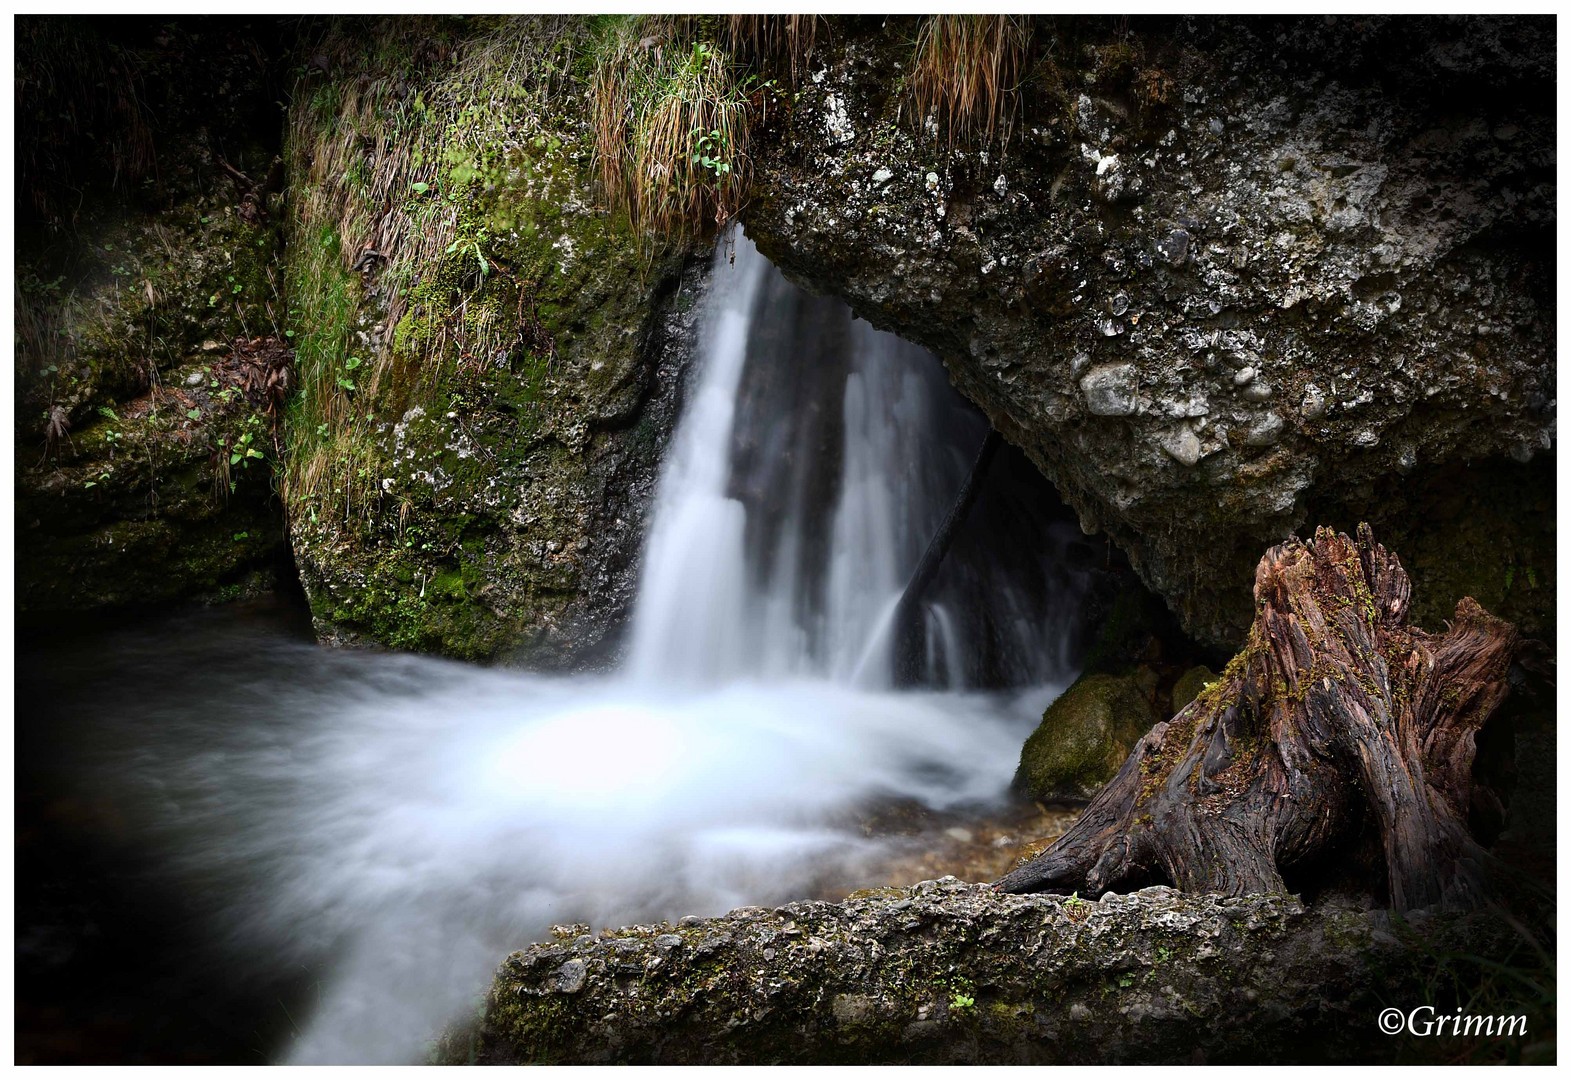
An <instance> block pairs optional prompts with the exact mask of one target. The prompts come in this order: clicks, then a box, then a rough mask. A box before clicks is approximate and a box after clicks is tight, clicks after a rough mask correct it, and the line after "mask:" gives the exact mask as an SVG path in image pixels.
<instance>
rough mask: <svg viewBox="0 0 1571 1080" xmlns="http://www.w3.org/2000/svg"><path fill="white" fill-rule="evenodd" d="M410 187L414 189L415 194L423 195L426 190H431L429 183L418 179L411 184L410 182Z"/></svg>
mask: <svg viewBox="0 0 1571 1080" xmlns="http://www.w3.org/2000/svg"><path fill="white" fill-rule="evenodd" d="M410 187H412V188H414V189H415V194H416V195H424V194H425V193H426V192H428V191H430V190H431V185H430V184H427V183H424V182H422V181H419V180H417V181H415V182H414V183H413V184H411V185H410Z"/></svg>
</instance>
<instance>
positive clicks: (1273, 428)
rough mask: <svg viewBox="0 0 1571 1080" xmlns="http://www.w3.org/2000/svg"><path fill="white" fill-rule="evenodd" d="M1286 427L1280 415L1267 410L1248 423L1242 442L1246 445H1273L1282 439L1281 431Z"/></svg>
mask: <svg viewBox="0 0 1571 1080" xmlns="http://www.w3.org/2000/svg"><path fill="white" fill-rule="evenodd" d="M1286 427H1287V424H1286V422H1285V421H1283V419H1282V418H1281V417H1280V416H1278V415H1277V414H1276V413H1274V412H1268V413H1266V414H1265V415H1264V416H1262V417H1261V418H1260V419H1258V420H1256V421H1255V422H1254V423H1253V424H1250V425H1249V430H1248V432H1247V433H1246V434H1245V435H1244V443H1245V444H1246V445H1248V446H1275V445H1276V444H1277V443H1279V442H1281V441H1282V431H1283V430H1284V429H1285V428H1286Z"/></svg>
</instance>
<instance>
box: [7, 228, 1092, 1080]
mask: <svg viewBox="0 0 1571 1080" xmlns="http://www.w3.org/2000/svg"><path fill="white" fill-rule="evenodd" d="M733 255H734V258H733V257H732V256H733ZM705 303H706V304H707V309H706V313H705V317H704V322H703V327H704V329H703V335H704V337H703V345H702V353H701V355H700V357H699V360H698V365H697V367H696V369H695V371H694V372H693V374H692V376H691V382H690V385H689V387H688V393H687V396H686V405H685V408H684V411H683V414H682V417H681V419H680V421H679V424H678V427H677V430H676V432H675V433H674V435H673V441H672V444H671V447H670V450H669V452H668V454H667V458H666V462H665V465H664V468H663V473H662V478H661V483H660V489H659V494H658V497H657V505H656V507H655V512H654V515H653V519H652V525H651V528H650V534H649V537H648V541H647V549H646V553H645V558H644V562H643V570H642V576H641V581H640V591H639V595H638V598H637V602H636V607H635V610H634V613H633V616H632V621H631V625H630V627H629V630H628V639H627V656H626V659H625V663H624V664H623V667H622V670H621V671H620V672H619V673H618V674H615V675H610V676H597V677H589V676H577V677H544V676H537V675H529V674H522V673H518V672H513V671H505V670H486V669H480V668H476V667H473V666H467V665H461V664H456V663H450V662H445V661H441V660H437V659H431V658H427V657H418V656H408V655H391V654H376V653H351V652H341V651H331V650H323V649H319V648H317V647H315V646H314V645H312V644H310V643H309V642H307V641H303V640H300V638H299V637H298V636H291V635H289V634H286V633H282V632H280V631H279V630H278V628H277V626H276V624H275V623H272V622H267V621H265V620H263V621H256V620H250V621H248V620H244V619H238V618H236V617H235V616H234V615H233V614H226V613H224V612H204V613H194V614H187V615H183V616H179V617H176V618H172V619H167V620H164V621H163V622H161V623H158V624H156V625H151V626H149V625H142V626H138V627H135V628H132V629H128V630H122V631H114V632H108V633H105V634H103V635H101V636H100V637H99V638H98V639H96V643H95V644H94V646H93V647H92V650H91V652H89V653H79V654H74V655H73V656H71V657H69V658H66V659H61V658H60V657H58V656H55V657H54V658H53V659H52V660H51V661H50V663H49V664H48V665H47V671H46V672H45V671H43V670H42V669H40V671H39V672H36V673H34V674H32V675H30V676H29V675H26V674H24V677H23V680H22V681H23V684H24V693H23V698H24V699H25V700H24V707H26V702H27V701H32V702H34V703H35V704H36V705H37V708H38V709H40V710H42V712H44V713H46V714H47V715H48V716H49V717H50V718H51V719H50V727H49V731H48V733H47V735H39V736H37V737H36V738H34V739H33V741H34V742H35V743H37V744H38V745H37V746H34V747H31V748H29V747H23V748H22V749H21V750H19V755H20V759H21V760H26V761H38V762H43V763H44V764H41V765H40V766H39V767H40V768H43V769H46V770H52V772H51V775H55V774H58V782H57V783H56V785H55V786H54V787H49V784H47V783H45V782H44V781H43V780H40V779H38V777H36V776H35V777H31V778H30V782H36V785H39V786H42V787H45V788H48V790H49V791H50V792H52V793H53V794H51V795H50V798H51V799H53V800H54V801H53V802H49V803H48V806H49V807H50V808H52V809H51V810H50V812H51V813H54V814H57V815H59V814H66V815H67V816H69V815H70V814H76V815H77V817H78V818H79V819H80V822H81V828H82V829H83V830H87V831H91V832H94V833H95V834H96V835H101V836H102V837H104V838H105V842H106V843H110V844H113V845H115V846H116V850H123V851H133V852H135V853H137V855H136V860H135V862H134V868H133V869H131V870H128V871H126V873H125V874H124V875H123V876H122V877H120V878H117V879H116V880H117V881H120V882H122V883H123V884H125V886H126V888H127V889H128V890H130V891H131V892H132V893H135V896H132V897H131V898H130V899H129V900H128V902H129V903H144V904H146V905H148V906H150V907H153V908H157V907H158V906H159V904H162V903H164V901H162V900H159V899H158V898H160V897H174V898H178V899H177V900H171V901H169V903H171V904H173V905H174V906H173V907H172V908H170V910H171V911H174V910H176V909H178V912H179V916H178V920H176V921H177V922H178V926H179V927H180V930H179V932H178V933H173V932H172V933H171V934H170V935H169V940H170V942H171V944H169V945H168V946H167V948H169V949H185V948H189V949H190V950H192V955H193V959H192V960H191V963H192V964H197V963H200V964H203V965H210V966H211V967H212V969H213V970H216V971H222V972H223V973H224V975H223V976H222V979H223V980H226V981H227V980H232V981H233V982H234V983H236V984H240V983H247V982H249V983H251V984H254V985H256V986H258V987H261V988H262V989H261V990H259V991H258V994H257V996H261V997H267V996H279V1006H280V1007H281V1008H285V1011H286V1012H287V1014H288V1023H287V1027H286V1035H285V1037H284V1038H283V1040H282V1044H281V1045H279V1044H278V1043H277V1042H276V1041H275V1042H274V1043H271V1044H269V1045H266V1046H264V1047H260V1048H259V1052H261V1053H265V1054H266V1055H268V1056H271V1057H272V1058H274V1059H275V1060H284V1061H292V1062H400V1061H406V1062H407V1061H418V1060H420V1059H421V1058H422V1056H423V1055H424V1054H425V1052H426V1049H427V1046H428V1044H429V1041H430V1040H431V1038H432V1037H433V1034H434V1033H435V1032H436V1031H437V1030H438V1029H440V1027H441V1026H442V1025H443V1024H444V1023H446V1022H448V1021H449V1020H451V1019H453V1018H454V1017H457V1016H462V1015H463V1014H464V1013H465V1012H466V1011H467V1010H472V1009H473V1008H475V1007H476V1004H477V1002H478V1000H479V995H481V994H482V993H483V991H484V989H485V987H486V984H487V982H488V978H489V975H490V973H491V971H492V970H493V969H494V968H495V966H496V964H497V963H498V962H499V961H500V960H501V958H502V956H503V955H504V954H505V953H506V952H507V951H508V950H510V949H513V948H518V947H521V946H523V945H524V944H526V943H527V942H529V941H532V940H537V939H539V938H541V937H542V936H544V935H545V934H546V932H547V928H548V927H549V926H550V925H551V924H553V923H571V922H585V923H590V924H592V925H594V926H596V927H600V926H607V925H618V924H623V923H627V922H630V921H638V920H653V919H675V918H677V917H679V916H682V915H685V914H690V913H696V914H714V913H719V912H722V911H724V910H726V909H728V908H730V907H733V906H737V905H741V904H753V903H758V904H770V903H778V902H781V901H783V900H786V899H789V898H791V897H793V896H798V895H807V894H814V893H817V892H821V891H823V890H825V889H826V888H829V887H830V886H829V885H828V884H827V883H843V882H857V881H870V882H871V881H873V880H875V879H876V877H877V875H878V872H879V871H878V868H879V867H880V866H882V865H884V863H885V862H886V861H887V860H888V858H889V857H890V854H891V851H892V847H891V844H890V842H888V841H887V840H885V839H883V838H881V837H879V836H877V835H873V836H869V835H867V830H866V829H863V828H859V827H858V821H859V820H860V819H859V818H858V814H859V813H860V812H862V811H864V810H865V809H866V808H867V807H870V806H878V805H889V804H895V803H908V804H913V805H918V806H920V807H924V808H928V809H931V810H934V811H955V810H957V809H959V810H965V811H967V812H976V813H985V812H987V811H988V810H989V808H995V807H997V806H999V805H1001V804H1002V803H1003V802H1004V800H1005V799H1006V793H1007V787H1008V783H1009V780H1010V778H1011V775H1012V773H1013V771H1014V767H1015V763H1016V760H1017V757H1018V754H1019V748H1020V744H1021V742H1022V741H1023V739H1024V738H1025V736H1026V734H1028V733H1029V731H1030V730H1031V728H1032V726H1033V725H1034V724H1035V722H1036V721H1037V719H1038V718H1039V717H1040V714H1041V710H1042V708H1043V707H1044V706H1045V705H1046V704H1047V702H1048V701H1050V700H1051V698H1052V697H1053V696H1054V695H1055V694H1056V693H1057V692H1058V690H1059V688H1061V686H1062V685H1063V684H1064V683H1065V682H1066V681H1067V679H1068V678H1069V677H1070V676H1072V674H1073V672H1072V671H1071V670H1069V663H1070V661H1071V659H1072V657H1071V639H1072V632H1073V625H1072V624H1073V620H1074V612H1075V611H1076V610H1077V605H1078V596H1079V594H1078V591H1077V590H1078V586H1077V584H1076V580H1075V578H1074V575H1073V574H1071V573H1069V572H1068V571H1067V570H1065V569H1064V567H1063V566H1061V565H1059V563H1058V561H1057V559H1056V556H1055V552H1057V551H1058V550H1059V547H1058V546H1057V545H1059V544H1060V542H1061V541H1062V539H1063V537H1062V529H1063V528H1065V526H1063V524H1062V523H1061V522H1055V521H1054V520H1052V519H1051V515H1050V514H1049V513H1048V511H1047V510H1046V509H1045V508H1044V505H1043V503H1042V499H1043V498H1045V497H1046V496H1042V494H1041V493H1042V492H1043V491H1044V490H1047V489H1046V485H1045V483H1042V482H1041V481H1040V478H1039V477H1036V478H1035V480H1034V481H1032V480H1031V477H1030V476H1027V477H1025V479H1024V480H1022V479H1021V473H1020V469H1019V466H1018V463H1016V465H1015V466H1013V467H1012V468H1013V469H1014V471H1013V472H1011V471H1010V469H1009V468H1005V469H1003V470H1002V471H1000V472H999V475H998V476H994V477H990V478H989V486H988V488H987V490H986V494H985V496H984V498H983V499H982V500H981V501H980V502H979V503H978V505H977V507H976V508H975V510H974V511H973V513H972V516H971V518H970V520H969V521H968V524H967V527H966V529H965V531H964V533H963V535H962V537H961V539H960V540H959V541H957V543H956V545H955V548H954V549H953V550H952V552H951V555H950V557H949V558H948V560H946V563H945V565H944V568H943V570H942V572H941V573H940V575H939V577H938V578H937V579H936V580H935V582H934V584H933V587H932V589H931V592H930V595H929V596H928V598H927V599H928V601H929V603H927V605H926V608H925V615H924V618H925V640H926V658H927V664H926V669H927V670H926V677H925V683H924V685H923V686H922V687H921V688H918V689H915V690H908V691H903V692H896V691H894V690H893V689H891V678H890V669H891V663H890V656H889V652H890V647H889V641H888V637H889V635H888V627H887V623H888V621H889V613H890V611H891V610H892V608H893V606H894V603H895V601H896V599H897V598H898V596H899V594H900V591H901V589H902V587H903V586H904V584H905V582H906V579H907V577H908V576H909V575H910V574H911V572H912V570H913V568H914V567H915V565H916V563H917V561H918V559H919V558H920V556H921V553H922V551H923V548H924V546H925V545H926V543H927V541H928V538H929V537H930V535H931V534H932V531H933V529H934V528H935V526H936V525H937V523H938V522H939V520H940V519H941V518H942V517H943V515H944V513H945V511H946V510H947V508H948V505H949V503H950V501H951V500H952V499H953V498H954V495H955V493H956V492H957V491H958V490H959V488H960V486H961V484H962V482H963V480H964V478H965V476H966V473H967V470H968V469H969V466H970V462H971V460H972V457H973V455H974V453H975V450H976V447H977V445H978V444H979V442H980V441H981V438H982V436H983V435H984V434H985V432H986V425H985V422H984V421H982V420H981V418H980V417H979V416H978V415H977V414H976V413H975V412H974V411H973V410H971V409H970V408H969V406H967V405H966V404H965V403H964V402H963V401H962V400H961V399H960V398H959V397H958V396H957V395H956V394H955V393H954V392H953V391H952V390H951V389H950V387H949V386H948V383H947V381H946V379H945V376H944V372H943V370H942V367H941V366H940V365H939V363H938V361H937V360H936V359H934V358H933V357H932V356H930V355H929V354H927V353H925V352H923V351H922V350H920V349H917V348H915V347H913V346H911V345H909V344H906V343H904V342H901V341H900V340H898V339H896V338H894V337H891V336H889V335H886V334H882V333H879V332H877V331H875V330H873V329H872V328H871V327H869V326H868V325H867V324H865V323H862V322H859V321H857V320H854V319H853V318H852V317H851V316H850V313H849V312H848V311H847V310H846V309H845V308H844V307H842V306H840V305H838V304H836V303H834V302H832V301H827V300H821V299H818V298H815V297H811V296H808V295H807V294H805V293H802V292H800V291H799V290H797V289H795V288H794V287H792V286H791V285H790V284H789V283H787V282H786V281H785V279H784V278H783V277H781V275H780V274H779V272H778V271H776V270H775V269H774V268H773V267H772V266H770V265H769V264H768V262H767V261H766V260H765V259H764V258H763V257H762V256H761V255H759V254H758V253H757V251H756V250H755V249H754V248H753V246H752V245H751V244H750V243H749V242H748V241H747V240H746V238H745V237H741V236H740V235H738V237H737V239H736V241H735V246H734V250H733V251H732V252H725V251H722V252H721V253H720V254H719V255H718V256H717V258H716V263H715V268H714V273H713V275H712V282H711V286H710V290H709V293H708V295H707V297H706V300H705ZM1027 472H1029V470H1027ZM1032 475H1033V476H1034V474H1032ZM1033 483H1034V484H1035V485H1036V486H1033ZM29 680H31V681H29ZM29 695H30V696H29ZM23 786H24V788H25V787H28V786H29V781H25V782H24V784H23ZM62 805H64V806H65V807H66V809H64V810H62V809H60V806H62ZM73 820H75V819H73ZM967 835H969V834H967ZM173 919H175V916H174V915H169V916H168V919H166V921H168V920H173ZM24 921H25V920H24ZM45 923H47V920H45ZM19 925H20V924H19ZM24 931H25V932H24ZM29 935H31V936H29ZM68 937H69V935H64V936H62V935H61V934H60V933H55V935H54V936H53V937H52V936H51V929H50V927H49V926H48V925H42V926H39V927H32V926H21V928H20V929H19V946H18V948H19V953H22V954H24V955H25V956H28V957H32V958H33V959H34V960H36V959H37V957H38V956H39V955H45V956H47V955H48V952H49V950H50V949H55V950H59V949H65V950H67V951H69V949H70V948H72V947H73V946H72V942H71V941H70V940H66V938H68ZM160 940H161V941H162V940H163V939H160ZM159 948H160V949H163V948H165V946H163V945H160V946H159ZM28 949H31V950H33V952H32V953H27V952H26V950H28ZM290 980H293V981H292V982H291V981H290ZM284 983H287V984H288V985H289V986H290V987H292V991H291V992H292V993H294V995H295V996H294V997H293V998H292V999H291V1000H293V1001H294V1002H295V1006H294V1007H293V1008H288V1007H287V1002H286V1000H285V998H284V997H283V996H281V993H282V992H280V995H274V994H273V991H272V990H271V989H269V988H271V987H274V986H277V985H282V984H284ZM302 987H303V988H304V990H302ZM148 992H149V993H156V992H157V990H156V987H155V988H151V989H150V990H149V991H148ZM258 1039H259V1040H263V1037H262V1036H260V1035H259V1036H258ZM263 1041H265V1040H263Z"/></svg>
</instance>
